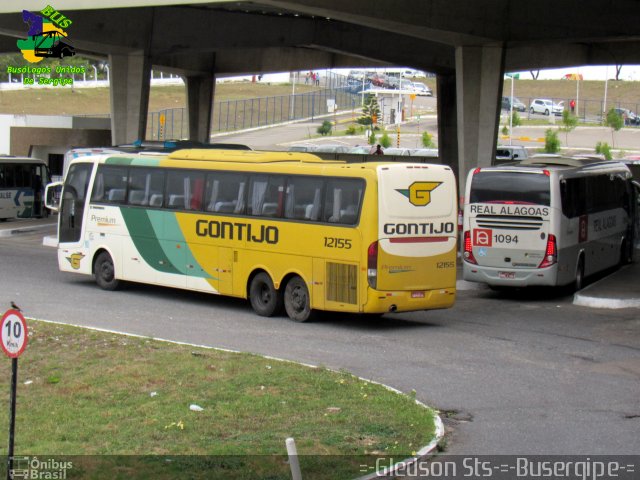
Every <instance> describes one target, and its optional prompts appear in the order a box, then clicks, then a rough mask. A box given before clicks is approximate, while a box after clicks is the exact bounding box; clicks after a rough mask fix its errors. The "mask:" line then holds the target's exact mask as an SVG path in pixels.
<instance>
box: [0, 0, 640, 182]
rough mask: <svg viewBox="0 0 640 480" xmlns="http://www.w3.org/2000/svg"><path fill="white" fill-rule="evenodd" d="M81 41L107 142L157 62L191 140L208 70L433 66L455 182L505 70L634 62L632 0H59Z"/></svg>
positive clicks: (124, 126) (6, 28) (0, 45)
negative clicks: (107, 72)
mask: <svg viewBox="0 0 640 480" xmlns="http://www.w3.org/2000/svg"><path fill="white" fill-rule="evenodd" d="M45 6H46V2H42V1H34V0H24V1H22V2H3V4H2V5H0V51H1V52H12V53H13V52H16V51H17V47H16V40H17V39H19V38H25V36H26V35H25V31H26V30H25V27H26V25H25V24H24V23H23V21H22V16H21V11H22V10H23V9H25V10H30V11H34V12H37V11H40V10H42V9H43V8H44V7H45ZM53 7H54V8H55V9H57V10H59V11H61V12H62V13H64V15H65V16H66V17H68V18H69V19H71V20H72V21H73V23H72V25H71V26H70V27H69V28H68V29H67V32H68V33H69V39H70V40H71V41H72V43H73V45H74V47H75V48H76V51H77V52H78V53H81V54H83V55H87V56H99V57H108V60H109V63H110V67H111V111H112V117H111V118H112V120H111V125H112V138H113V142H114V143H126V142H131V141H133V140H135V139H138V138H142V137H143V136H144V132H145V130H146V125H145V124H146V118H147V105H148V98H149V78H150V70H151V68H152V67H154V68H157V69H161V70H165V71H170V72H174V73H178V74H180V75H182V76H184V78H185V80H186V89H187V109H188V118H189V136H190V138H191V139H194V140H201V141H206V140H208V137H209V131H210V125H211V115H212V112H211V109H212V104H213V97H214V95H215V80H216V78H217V77H220V76H226V75H237V74H250V73H258V72H276V71H298V70H307V69H322V68H340V67H358V66H386V65H402V66H409V67H413V68H417V69H420V70H427V71H431V72H434V73H436V74H437V82H438V119H439V122H438V131H439V143H440V152H441V157H442V159H443V161H444V162H445V163H447V164H449V165H451V166H452V167H453V168H454V170H455V171H456V173H458V174H459V175H458V178H459V182H460V184H462V182H463V181H464V177H465V174H466V172H467V171H468V170H469V169H471V168H472V167H474V166H476V165H478V164H480V165H488V164H489V162H490V159H491V158H492V157H493V155H494V150H495V141H496V138H497V133H498V119H499V113H500V102H499V100H500V97H501V95H502V91H501V89H502V79H503V75H504V73H505V72H508V71H518V70H526V69H540V68H553V67H562V66H574V65H611V64H625V63H640V24H638V22H635V21H633V20H634V19H637V18H640V2H637V1H635V0H583V1H581V2H575V1H571V0H529V1H527V2H524V1H515V0H473V1H469V0H404V1H399V0H349V1H344V0H257V1H252V2H246V1H229V0H218V1H204V0H191V1H181V0H155V1H148V0H131V1H125V0H102V1H101V2H99V8H97V7H96V3H94V2H90V1H83V0H59V1H57V2H56V3H55V4H54V5H53Z"/></svg>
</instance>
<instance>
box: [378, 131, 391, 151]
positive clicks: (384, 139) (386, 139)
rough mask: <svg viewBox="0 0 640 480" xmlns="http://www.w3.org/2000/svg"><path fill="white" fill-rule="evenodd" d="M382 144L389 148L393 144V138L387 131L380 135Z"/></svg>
mask: <svg viewBox="0 0 640 480" xmlns="http://www.w3.org/2000/svg"><path fill="white" fill-rule="evenodd" d="M380 145H382V146H383V147H384V148H389V147H390V146H391V139H390V138H389V134H388V133H387V132H384V133H383V134H382V137H380Z"/></svg>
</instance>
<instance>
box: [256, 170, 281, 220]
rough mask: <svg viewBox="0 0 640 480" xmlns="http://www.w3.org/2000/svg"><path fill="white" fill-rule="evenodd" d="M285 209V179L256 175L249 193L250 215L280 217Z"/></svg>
mask: <svg viewBox="0 0 640 480" xmlns="http://www.w3.org/2000/svg"><path fill="white" fill-rule="evenodd" d="M283 207H284V177H283V176H276V175H256V176H255V177H254V178H253V179H252V181H251V189H250V193H249V211H248V213H249V214H250V215H255V216H262V217H280V216H281V215H282V209H283Z"/></svg>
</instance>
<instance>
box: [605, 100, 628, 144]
mask: <svg viewBox="0 0 640 480" xmlns="http://www.w3.org/2000/svg"><path fill="white" fill-rule="evenodd" d="M605 125H606V126H607V127H609V128H611V145H612V146H613V147H614V148H615V146H616V141H615V137H614V135H613V134H614V132H617V131H618V130H620V129H621V128H622V127H623V126H624V120H623V118H622V115H620V114H619V113H618V112H616V110H615V108H612V109H610V110H609V111H608V112H607V118H606V119H605Z"/></svg>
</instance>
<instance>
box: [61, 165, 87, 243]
mask: <svg viewBox="0 0 640 480" xmlns="http://www.w3.org/2000/svg"><path fill="white" fill-rule="evenodd" d="M92 169H93V165H92V164H90V163H77V164H75V165H72V166H71V168H70V169H69V173H68V175H67V178H66V180H65V183H64V187H63V189H62V198H61V201H60V214H59V224H58V241H59V243H78V242H80V237H81V235H82V223H83V221H84V211H85V204H86V200H87V190H88V187H89V180H90V178H91V170H92Z"/></svg>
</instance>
